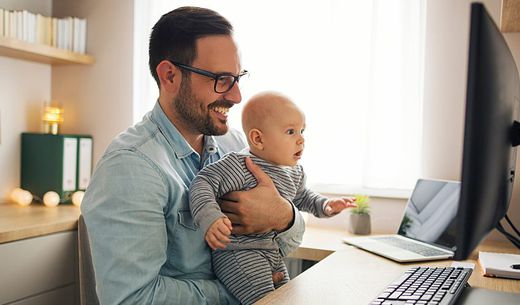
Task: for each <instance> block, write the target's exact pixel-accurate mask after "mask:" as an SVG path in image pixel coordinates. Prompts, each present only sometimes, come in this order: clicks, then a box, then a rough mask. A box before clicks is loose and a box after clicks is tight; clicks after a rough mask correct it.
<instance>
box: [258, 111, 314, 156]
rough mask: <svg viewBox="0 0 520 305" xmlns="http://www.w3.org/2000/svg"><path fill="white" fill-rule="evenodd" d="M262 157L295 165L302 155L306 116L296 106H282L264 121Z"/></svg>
mask: <svg viewBox="0 0 520 305" xmlns="http://www.w3.org/2000/svg"><path fill="white" fill-rule="evenodd" d="M263 125H264V126H265V127H264V128H263V130H262V134H263V140H264V150H263V151H262V157H263V158H264V159H266V160H267V161H270V162H272V163H274V164H277V165H285V166H294V165H296V164H297V163H298V160H300V158H301V157H302V153H303V147H304V142H305V140H304V138H303V131H304V129H305V116H304V115H303V113H302V112H301V111H300V110H299V109H298V108H296V107H292V106H291V107H287V106H284V107H280V108H279V109H277V113H276V114H275V115H273V116H271V117H269V118H267V119H266V120H265V121H264V124H263Z"/></svg>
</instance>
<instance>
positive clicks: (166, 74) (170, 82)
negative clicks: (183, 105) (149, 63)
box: [155, 60, 182, 93]
mask: <svg viewBox="0 0 520 305" xmlns="http://www.w3.org/2000/svg"><path fill="white" fill-rule="evenodd" d="M155 71H156V72H157V76H158V77H159V82H160V83H161V88H162V89H163V90H165V91H167V92H170V93H177V91H178V90H179V88H180V86H181V81H182V75H181V72H180V70H179V69H177V67H176V66H174V65H173V64H172V63H171V62H169V61H167V60H163V61H161V62H160V63H159V64H158V65H157V67H156V68H155Z"/></svg>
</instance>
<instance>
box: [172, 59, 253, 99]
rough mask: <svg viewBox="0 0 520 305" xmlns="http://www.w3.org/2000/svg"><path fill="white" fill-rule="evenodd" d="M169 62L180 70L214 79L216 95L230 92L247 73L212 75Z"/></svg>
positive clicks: (211, 73) (245, 71)
mask: <svg viewBox="0 0 520 305" xmlns="http://www.w3.org/2000/svg"><path fill="white" fill-rule="evenodd" d="M169 62H171V63H172V64H173V65H175V66H177V67H179V68H181V69H184V70H188V71H191V72H194V73H197V74H200V75H204V76H207V77H209V78H212V79H214V80H215V84H214V86H213V90H215V92H216V93H226V92H228V91H229V90H231V89H232V88H233V86H234V85H235V83H238V82H239V81H240V78H241V77H242V76H246V75H248V73H249V72H247V70H244V71H242V72H240V74H238V75H233V74H231V73H213V72H209V71H206V70H202V69H199V68H194V67H190V66H187V65H184V64H180V63H178V62H174V61H169Z"/></svg>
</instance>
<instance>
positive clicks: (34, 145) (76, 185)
mask: <svg viewBox="0 0 520 305" xmlns="http://www.w3.org/2000/svg"><path fill="white" fill-rule="evenodd" d="M21 159H22V160H21V183H20V185H21V187H22V188H23V189H25V190H28V191H30V192H31V193H32V194H33V195H35V196H38V197H39V198H43V195H44V194H45V193H46V192H48V191H55V192H56V193H58V195H60V199H61V200H60V202H61V203H64V202H70V197H71V196H72V194H73V193H74V192H75V191H77V190H85V189H86V188H87V185H88V183H89V181H90V175H91V172H92V136H88V135H65V134H58V135H53V134H41V133H22V158H21Z"/></svg>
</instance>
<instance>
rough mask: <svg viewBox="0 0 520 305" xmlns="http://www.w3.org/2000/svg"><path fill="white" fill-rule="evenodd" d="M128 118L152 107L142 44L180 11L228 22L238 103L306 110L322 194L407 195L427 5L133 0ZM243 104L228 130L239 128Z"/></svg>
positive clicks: (415, 0)
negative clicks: (270, 93) (265, 94)
mask: <svg viewBox="0 0 520 305" xmlns="http://www.w3.org/2000/svg"><path fill="white" fill-rule="evenodd" d="M135 5H136V8H135V29H134V30H135V49H134V57H135V65H134V69H135V71H134V81H135V86H134V88H135V89H134V90H135V91H134V120H135V121H139V120H140V119H141V117H142V116H143V115H144V113H146V112H147V111H149V110H150V109H151V108H152V106H153V104H154V103H155V101H156V99H157V96H158V90H157V87H156V84H155V83H154V81H153V79H152V77H151V76H150V73H149V71H148V66H147V62H148V56H147V48H148V37H149V35H150V30H151V27H152V26H153V24H154V23H155V22H156V21H157V20H158V18H159V17H160V16H161V15H162V14H164V13H166V12H168V11H170V10H172V9H174V8H176V7H179V6H184V5H195V6H203V7H208V8H211V9H214V10H216V11H218V12H219V13H220V14H222V15H223V16H225V17H226V18H227V19H229V20H230V21H231V23H232V24H233V26H234V28H235V37H236V41H237V43H238V45H239V48H240V52H241V59H242V67H243V68H244V69H247V70H249V71H250V74H251V75H250V77H249V79H248V80H245V81H244V82H242V83H241V90H242V95H243V101H246V100H247V99H248V98H249V97H250V96H251V95H253V94H254V93H256V92H258V91H262V90H275V91H280V92H282V93H284V94H286V95H288V96H290V97H291V98H292V99H293V100H294V101H295V102H296V103H297V104H298V105H299V106H300V107H301V108H302V109H303V110H304V112H305V113H306V119H307V129H306V151H305V153H304V156H303V158H302V165H303V166H304V168H305V171H306V172H307V174H308V184H309V185H310V186H311V187H314V189H316V190H318V191H322V192H327V193H343V194H351V193H367V194H372V195H383V196H390V197H392V196H397V197H399V196H406V195H407V194H408V192H409V190H410V189H411V188H412V187H413V184H414V182H415V179H416V178H417V177H418V175H419V164H420V163H419V157H420V147H421V132H422V129H421V125H422V106H421V105H422V61H423V57H422V55H423V50H422V47H423V33H424V21H425V20H424V16H425V14H424V12H423V11H424V6H425V4H424V0H420V1H419V0H371V1H368V0H348V1H346V0H320V1H287V0H286V1H274V0H264V1H254V2H253V1H240V0H221V1H174V2H172V1H167V0H161V1H160V0H156V1H144V0H136V1H135ZM240 111H241V107H240V105H239V106H238V107H234V108H233V109H232V111H231V112H230V124H231V125H232V126H233V127H235V128H237V129H240Z"/></svg>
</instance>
